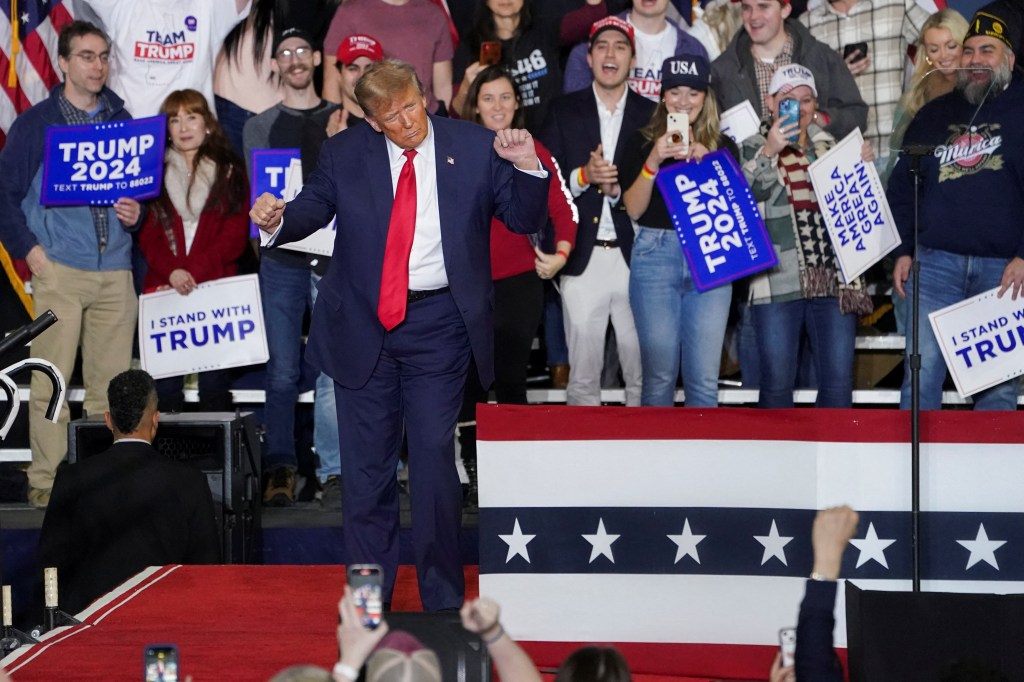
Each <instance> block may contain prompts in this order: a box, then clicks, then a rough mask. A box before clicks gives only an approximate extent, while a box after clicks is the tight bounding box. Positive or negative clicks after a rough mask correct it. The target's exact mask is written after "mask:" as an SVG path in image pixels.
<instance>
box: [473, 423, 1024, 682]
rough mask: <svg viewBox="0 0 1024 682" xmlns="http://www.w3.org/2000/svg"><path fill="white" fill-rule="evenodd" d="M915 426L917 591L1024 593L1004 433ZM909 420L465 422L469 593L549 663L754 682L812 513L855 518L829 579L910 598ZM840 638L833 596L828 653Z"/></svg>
mask: <svg viewBox="0 0 1024 682" xmlns="http://www.w3.org/2000/svg"><path fill="white" fill-rule="evenodd" d="M923 417H924V421H923V423H922V433H924V434H926V441H927V442H926V443H924V444H923V445H922V488H921V489H922V507H923V510H922V511H923V514H922V521H921V536H922V545H921V556H922V584H923V588H924V589H925V590H928V591H939V592H988V593H998V594H1005V593H1020V592H1024V523H1022V519H1024V498H1022V497H1021V495H1020V481H1021V480H1024V460H1022V458H1021V457H1020V456H1019V450H1020V443H1021V442H1024V424H1022V423H1021V422H1022V420H1020V418H1019V417H1018V416H1017V415H1015V414H1014V413H1012V412H1011V413H1001V414H995V413H970V412H956V413H951V412H942V413H939V412H935V413H929V414H925V415H923ZM909 419H910V417H909V414H908V413H907V412H899V411H895V410H884V411H883V410H878V411H875V410H825V409H817V410H773V411H768V410H738V409H718V410H683V409H678V408H676V409H657V408H628V409H624V408H573V407H560V406H553V407H541V406H530V407H527V408H518V407H510V406H480V408H479V411H478V420H477V423H478V429H479V431H478V435H479V444H478V452H479V455H478V457H479V475H480V521H479V532H480V593H481V594H484V595H487V596H490V597H493V598H495V599H497V601H498V602H499V603H500V604H501V605H502V609H503V612H502V621H503V622H504V623H505V627H506V629H508V631H509V632H510V633H511V634H512V635H513V637H515V638H516V639H518V640H524V641H526V642H528V643H539V642H543V643H545V645H546V646H547V648H548V650H550V651H557V649H555V648H553V643H558V642H575V643H580V642H613V643H617V644H618V645H619V646H620V647H621V648H622V649H623V651H624V652H625V653H626V654H627V658H631V654H632V655H633V658H631V660H630V662H631V664H632V665H634V672H643V673H647V674H675V675H689V676H694V677H696V676H708V677H725V678H744V679H751V678H753V679H764V678H765V676H766V675H767V672H768V668H769V665H770V663H771V660H772V656H773V654H774V651H775V650H776V649H777V647H778V631H779V629H780V628H784V627H791V626H794V625H795V624H796V619H797V610H798V607H799V604H800V601H801V599H802V597H803V592H804V585H805V581H806V578H807V577H808V576H809V575H810V572H811V566H812V558H813V550H812V547H811V541H810V536H811V526H812V523H813V520H814V516H815V513H816V510H818V509H821V508H824V507H828V506H833V505H838V504H843V503H848V504H850V505H851V506H853V507H854V508H855V509H858V510H859V511H860V525H859V527H858V530H857V533H856V534H855V536H854V539H853V540H852V541H851V543H850V546H849V547H848V548H847V550H846V553H845V555H844V558H843V566H842V576H843V577H845V578H848V579H850V580H852V581H853V582H854V583H855V584H857V585H858V586H859V587H861V588H862V589H871V590H909V589H910V587H911V577H912V554H911V516H910V513H909V508H910V491H911V485H910V449H909V444H908V443H907V439H908V436H909V430H910V429H909ZM845 624H846V621H845V604H844V599H843V589H840V590H839V598H838V604H837V607H836V632H835V641H836V644H837V646H839V647H845V646H846V628H845ZM574 646H578V644H576V645H574ZM528 648H529V649H530V651H531V653H534V652H536V651H538V649H537V648H536V647H535V646H532V645H531V646H530V647H528ZM535 655H536V654H535ZM544 662H550V661H544Z"/></svg>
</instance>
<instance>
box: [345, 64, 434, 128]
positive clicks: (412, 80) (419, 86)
mask: <svg viewBox="0 0 1024 682" xmlns="http://www.w3.org/2000/svg"><path fill="white" fill-rule="evenodd" d="M410 85H411V86H413V87H415V88H416V92H417V93H419V95H420V96H421V97H422V96H423V83H421V82H420V79H419V77H418V76H417V75H416V69H414V68H413V67H412V65H411V64H407V63H405V62H403V61H402V60H400V59H384V60H381V61H379V62H374V63H373V64H370V66H369V67H367V69H366V71H365V72H364V73H363V75H362V77H361V78H360V79H359V80H358V81H357V82H356V88H355V96H356V102H358V103H359V106H360V107H362V109H363V111H365V112H366V114H367V116H371V117H373V118H376V116H375V112H377V111H379V110H380V108H381V107H382V106H387V105H388V104H390V103H391V102H392V101H394V99H395V98H396V97H398V96H400V95H401V94H402V93H404V92H405V90H406V89H407V88H408V87H409V86H410Z"/></svg>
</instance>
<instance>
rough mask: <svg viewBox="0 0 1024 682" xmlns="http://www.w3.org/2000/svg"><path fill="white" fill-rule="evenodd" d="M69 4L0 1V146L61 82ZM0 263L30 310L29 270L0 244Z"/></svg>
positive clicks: (49, 0) (48, 0)
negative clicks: (61, 38) (61, 41)
mask: <svg viewBox="0 0 1024 682" xmlns="http://www.w3.org/2000/svg"><path fill="white" fill-rule="evenodd" d="M66 5H70V0H67V2H64V1H63V0H0V9H2V10H3V11H2V12H0V79H2V80H3V88H4V95H5V96H2V97H0V148H3V146H4V144H5V143H6V142H7V131H8V130H10V128H11V124H12V123H14V119H16V118H17V117H18V114H20V113H21V112H23V111H25V110H26V109H28V108H29V107H31V106H32V105H33V104H36V103H37V102H41V101H42V100H43V99H45V98H46V97H47V95H48V94H49V92H50V89H51V88H53V86H54V85H56V84H57V83H60V82H61V75H60V68H59V67H58V66H57V36H58V35H59V34H60V30H61V29H62V28H63V27H64V26H66V25H67V24H69V23H71V21H72V20H73V17H72V15H71V10H70V7H68V6H66ZM0 265H2V267H3V270H4V274H5V275H6V276H7V279H8V280H9V281H10V283H11V287H12V288H13V289H14V291H15V293H16V294H17V295H18V297H19V298H20V299H21V301H22V304H23V305H24V306H25V308H26V310H28V311H29V312H31V301H30V299H29V297H28V295H27V294H26V293H25V285H24V280H25V279H27V278H28V268H26V267H24V263H15V262H13V261H12V260H11V258H10V256H9V255H8V253H7V251H6V250H5V249H4V248H3V246H2V245H0Z"/></svg>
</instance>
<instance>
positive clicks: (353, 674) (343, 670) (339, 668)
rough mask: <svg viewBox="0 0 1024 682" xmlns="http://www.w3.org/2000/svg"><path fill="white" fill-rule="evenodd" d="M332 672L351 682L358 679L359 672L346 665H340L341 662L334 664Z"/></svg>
mask: <svg viewBox="0 0 1024 682" xmlns="http://www.w3.org/2000/svg"><path fill="white" fill-rule="evenodd" d="M334 672H335V673H337V674H339V675H341V676H342V677H346V678H348V679H350V680H352V682H356V680H358V679H359V671H358V670H356V669H355V668H353V667H352V666H350V665H348V664H347V663H342V662H341V661H338V662H337V663H335V664H334Z"/></svg>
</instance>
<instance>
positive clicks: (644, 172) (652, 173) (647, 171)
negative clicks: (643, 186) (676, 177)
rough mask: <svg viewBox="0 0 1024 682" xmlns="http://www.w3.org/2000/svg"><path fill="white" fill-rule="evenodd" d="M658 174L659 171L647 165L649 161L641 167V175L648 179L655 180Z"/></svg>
mask: <svg viewBox="0 0 1024 682" xmlns="http://www.w3.org/2000/svg"><path fill="white" fill-rule="evenodd" d="M657 174H658V171H656V170H651V169H650V168H648V167H647V162H646V161H645V162H644V167H643V168H641V169H640V175H642V176H644V177H645V178H647V179H648V180H653V179H654V176H655V175H657Z"/></svg>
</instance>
